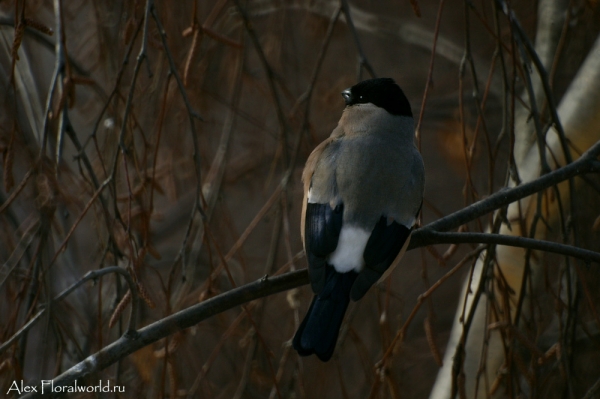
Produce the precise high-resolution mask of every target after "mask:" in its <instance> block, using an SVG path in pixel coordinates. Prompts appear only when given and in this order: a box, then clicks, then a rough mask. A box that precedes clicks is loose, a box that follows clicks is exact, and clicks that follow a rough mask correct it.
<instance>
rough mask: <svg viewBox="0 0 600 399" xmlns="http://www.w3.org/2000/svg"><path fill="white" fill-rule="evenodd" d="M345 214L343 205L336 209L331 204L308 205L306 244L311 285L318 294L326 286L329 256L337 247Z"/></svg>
mask: <svg viewBox="0 0 600 399" xmlns="http://www.w3.org/2000/svg"><path fill="white" fill-rule="evenodd" d="M343 214H344V205H343V204H339V205H338V206H336V207H335V208H331V206H330V205H329V204H313V203H308V204H306V216H305V217H306V219H305V226H304V243H305V249H306V257H307V259H308V273H309V276H310V283H311V286H312V290H313V292H314V293H316V294H317V293H319V292H321V291H322V290H323V287H324V286H325V281H326V274H325V266H326V265H327V256H328V255H329V254H330V253H332V252H333V251H335V248H336V247H337V244H338V239H339V237H340V230H341V229H342V216H343Z"/></svg>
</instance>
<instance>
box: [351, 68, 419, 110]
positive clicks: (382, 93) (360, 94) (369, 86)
mask: <svg viewBox="0 0 600 399" xmlns="http://www.w3.org/2000/svg"><path fill="white" fill-rule="evenodd" d="M342 96H343V97H344V100H345V101H346V106H350V105H355V104H367V103H371V104H373V105H376V106H378V107H380V108H383V109H385V110H386V111H387V112H389V113H390V114H392V115H398V116H410V117H412V110H411V108H410V103H409V102H408V99H407V98H406V96H405V95H404V92H402V89H401V88H400V86H398V85H397V84H396V82H394V79H391V78H377V79H369V80H364V81H362V82H360V83H357V84H355V85H354V86H352V87H350V88H349V89H346V90H344V91H343V92H342Z"/></svg>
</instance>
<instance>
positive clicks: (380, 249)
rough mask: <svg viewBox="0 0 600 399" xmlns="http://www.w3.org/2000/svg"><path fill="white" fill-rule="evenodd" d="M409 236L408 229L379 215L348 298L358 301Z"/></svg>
mask: <svg viewBox="0 0 600 399" xmlns="http://www.w3.org/2000/svg"><path fill="white" fill-rule="evenodd" d="M409 236H410V229H409V228H408V227H406V226H403V225H401V224H400V223H398V222H395V221H393V222H392V223H388V219H387V217H386V216H381V218H380V219H379V221H378V222H377V224H376V225H375V228H374V229H373V231H372V232H371V236H370V237H369V240H368V241H367V245H366V247H365V251H364V253H363V259H364V261H365V267H364V269H363V270H361V271H360V273H359V274H358V277H357V278H356V281H355V282H354V284H353V285H352V289H351V291H350V298H352V300H353V301H358V300H359V299H360V298H362V297H363V296H364V295H365V294H366V293H367V291H368V290H369V288H371V286H372V285H373V284H375V283H376V282H377V280H379V279H380V278H381V276H383V274H384V273H385V271H386V270H387V269H388V268H389V267H390V265H391V264H392V262H393V261H394V259H396V256H398V254H399V253H400V250H401V249H402V246H403V245H404V243H405V242H406V240H407V239H408V237H409Z"/></svg>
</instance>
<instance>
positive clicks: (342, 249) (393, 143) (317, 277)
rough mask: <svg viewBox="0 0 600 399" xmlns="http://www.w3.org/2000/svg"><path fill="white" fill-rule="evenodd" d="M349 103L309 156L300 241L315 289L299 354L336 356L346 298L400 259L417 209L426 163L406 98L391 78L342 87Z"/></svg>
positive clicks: (379, 277)
mask: <svg viewBox="0 0 600 399" xmlns="http://www.w3.org/2000/svg"><path fill="white" fill-rule="evenodd" d="M342 96H343V97H344V100H345V102H346V107H345V108H344V111H343V113H342V116H341V118H340V120H339V122H338V125H337V127H336V128H335V129H334V130H333V132H332V133H331V135H330V136H329V138H327V139H326V140H325V141H323V142H322V143H321V144H319V145H318V146H317V147H316V148H315V149H314V151H313V152H312V153H311V154H310V156H309V157H308V160H307V161H306V166H305V168H304V172H303V173H302V181H303V184H304V200H303V207H302V219H301V229H302V240H303V244H304V250H305V252H306V257H307V260H308V272H309V276H310V283H311V288H312V290H313V292H314V294H315V296H314V298H313V301H312V303H311V305H310V308H309V309H308V313H307V315H306V317H305V318H304V320H303V321H302V323H301V324H300V326H299V328H298V331H297V332H296V335H295V336H294V339H293V345H294V349H296V350H297V351H298V353H299V354H300V355H301V356H308V355H311V354H316V355H317V356H318V357H319V359H321V360H322V361H328V360H329V359H330V358H331V356H332V355H333V351H334V349H335V345H336V342H337V338H338V334H339V330H340V327H341V325H342V320H343V318H344V314H345V313H346V309H347V308H348V304H349V302H350V299H352V300H353V301H357V300H359V299H361V298H362V297H363V296H364V295H365V294H366V292H367V291H368V290H369V288H370V287H371V286H372V285H373V284H374V283H375V282H377V281H378V280H382V279H384V278H386V277H387V276H388V274H389V273H390V271H391V269H392V268H391V267H390V266H391V265H392V264H394V265H395V264H396V263H397V261H398V260H399V259H400V258H401V257H402V255H403V254H404V252H405V251H406V247H407V246H408V242H409V240H410V234H411V229H412V227H413V226H414V224H415V221H416V218H417V214H418V213H419V210H420V208H421V204H422V199H423V187H424V167H423V159H422V158H421V154H420V153H419V151H418V150H417V148H416V147H415V144H414V121H413V116H412V111H411V107H410V103H409V102H408V99H407V98H406V96H405V95H404V93H403V92H402V89H400V87H399V86H398V85H397V84H396V82H394V80H393V79H390V78H379V79H371V80H365V81H363V82H360V83H358V84H356V85H354V86H352V87H351V88H349V89H346V90H344V91H343V92H342Z"/></svg>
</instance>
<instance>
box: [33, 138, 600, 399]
mask: <svg viewBox="0 0 600 399" xmlns="http://www.w3.org/2000/svg"><path fill="white" fill-rule="evenodd" d="M599 153H600V142H597V143H596V144H595V145H593V146H592V147H591V148H590V149H589V150H588V151H586V152H585V153H584V154H583V155H582V156H581V157H580V158H579V159H578V160H577V161H575V162H573V163H571V164H569V165H567V166H564V167H562V168H559V169H557V170H554V171H553V172H550V173H548V174H546V175H544V176H542V177H540V178H539V179H536V180H534V181H532V182H530V183H527V184H523V185H521V186H517V187H515V188H511V189H504V190H501V191H499V192H497V193H495V194H493V195H491V196H489V197H488V198H486V199H484V200H481V201H479V202H476V203H474V204H472V205H470V206H468V207H466V208H464V209H462V210H460V211H457V212H455V213H453V214H451V215H448V216H446V217H443V218H441V219H439V220H437V221H435V222H433V223H430V224H429V225H427V226H425V227H422V228H420V229H418V230H416V231H415V232H414V233H413V234H412V239H411V243H410V246H409V249H414V248H418V247H422V246H427V245H434V244H442V243H458V242H473V243H481V242H484V243H488V244H489V243H491V244H500V245H510V246H517V247H525V248H532V249H540V250H544V251H547V252H554V253H560V254H564V255H568V256H573V257H577V258H581V259H584V260H586V261H589V262H592V261H593V262H599V263H600V253H597V252H593V251H588V250H584V249H580V248H576V247H573V246H569V245H563V244H556V243H552V242H547V241H542V240H535V239H530V238H524V237H507V236H505V235H497V234H483V233H444V231H447V230H451V229H453V228H456V227H458V226H460V225H463V224H465V223H468V222H470V221H472V220H474V219H476V218H478V217H480V216H483V215H485V214H486V213H488V212H492V211H494V210H496V209H499V208H501V207H503V206H506V205H508V204H510V203H512V202H515V201H518V200H520V199H522V198H525V197H527V196H529V195H531V194H534V193H536V192H539V191H541V190H544V189H546V188H549V187H552V186H554V185H556V184H558V183H560V182H562V181H565V180H567V179H569V178H572V177H574V176H577V175H578V174H583V173H590V172H598V171H600V163H599V162H598V161H596V160H595V158H596V157H597V156H598V154H599ZM308 282H309V279H308V272H307V270H306V269H301V270H298V271H294V272H290V273H286V274H284V275H281V276H277V277H274V278H269V277H268V276H265V277H263V278H262V279H260V280H258V281H255V282H253V283H250V284H246V285H244V286H241V287H238V288H235V289H232V290H230V291H227V292H224V293H222V294H220V295H218V296H215V297H213V298H211V299H208V300H206V301H204V302H201V303H199V304H196V305H193V306H191V307H189V308H187V309H184V310H182V311H180V312H177V313H174V314H172V315H170V316H167V317H165V318H163V319H161V320H159V321H156V322H154V323H153V324H150V325H149V326H147V327H145V328H143V329H141V330H139V331H137V332H135V333H129V334H126V335H124V336H122V337H121V338H119V339H118V340H116V341H115V342H113V343H112V344H110V345H108V346H106V347H105V348H103V349H101V350H100V351H98V352H97V353H95V354H93V355H91V356H89V357H88V358H86V359H85V360H83V361H82V362H80V363H79V364H76V365H75V366H73V367H71V368H70V369H69V370H67V371H65V372H64V373H63V374H61V375H60V376H58V377H57V378H56V379H55V380H54V386H68V385H70V384H71V383H73V382H74V381H75V380H76V379H78V378H81V377H84V376H86V375H88V374H90V373H93V372H97V371H99V370H102V369H104V368H106V367H108V366H110V365H111V364H113V363H115V362H117V361H118V360H120V359H122V358H124V357H125V356H127V355H129V354H131V353H133V352H135V351H137V350H139V349H141V348H143V347H144V346H146V345H149V344H152V343H154V342H156V341H158V340H160V339H162V338H164V337H167V336H169V335H171V334H173V333H175V332H177V331H180V330H183V329H186V328H189V327H191V326H193V325H195V324H198V323H199V322H201V321H203V320H205V319H207V318H209V317H211V316H214V315H216V314H218V313H221V312H224V311H226V310H228V309H231V308H233V307H235V306H239V305H242V304H244V303H247V302H249V301H252V300H255V299H258V298H262V297H265V296H268V295H273V294H276V293H278V292H282V291H286V290H289V289H292V288H296V287H299V286H302V285H305V284H308ZM34 397H38V396H36V395H34V394H31V395H28V396H25V398H34Z"/></svg>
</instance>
